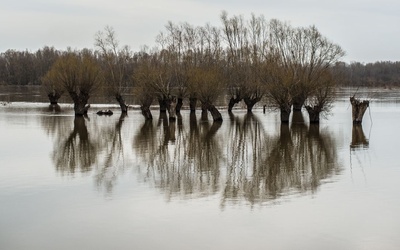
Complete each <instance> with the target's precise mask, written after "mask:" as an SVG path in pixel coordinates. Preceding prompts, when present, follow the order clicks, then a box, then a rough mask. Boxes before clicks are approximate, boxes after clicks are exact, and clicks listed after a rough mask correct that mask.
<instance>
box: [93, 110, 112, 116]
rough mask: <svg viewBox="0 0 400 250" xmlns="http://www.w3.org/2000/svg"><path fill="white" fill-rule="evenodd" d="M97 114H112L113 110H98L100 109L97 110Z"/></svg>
mask: <svg viewBox="0 0 400 250" xmlns="http://www.w3.org/2000/svg"><path fill="white" fill-rule="evenodd" d="M97 114H98V115H112V114H113V112H112V111H111V110H109V109H107V110H100V111H97Z"/></svg>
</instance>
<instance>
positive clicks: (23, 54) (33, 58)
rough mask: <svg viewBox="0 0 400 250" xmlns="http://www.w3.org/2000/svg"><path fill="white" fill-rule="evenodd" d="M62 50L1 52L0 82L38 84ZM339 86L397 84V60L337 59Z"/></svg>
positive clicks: (399, 63)
mask: <svg viewBox="0 0 400 250" xmlns="http://www.w3.org/2000/svg"><path fill="white" fill-rule="evenodd" d="M63 53H64V51H60V50H57V49H55V48H54V47H48V46H45V47H43V48H42V49H39V50H37V51H36V52H30V51H28V50H26V51H16V50H7V51H5V52H3V53H1V54H0V84H7V85H40V84H41V78H42V77H43V76H44V75H45V74H46V72H47V71H48V70H49V69H50V67H51V66H52V65H53V63H54V62H55V61H56V60H57V58H58V57H59V56H60V55H62V54H63ZM335 68H336V69H337V71H338V72H341V73H342V76H343V78H342V81H340V83H339V84H340V85H342V86H374V87H388V86H400V61H397V62H390V61H381V62H374V63H360V62H351V63H350V64H349V63H344V62H340V63H337V64H336V65H335Z"/></svg>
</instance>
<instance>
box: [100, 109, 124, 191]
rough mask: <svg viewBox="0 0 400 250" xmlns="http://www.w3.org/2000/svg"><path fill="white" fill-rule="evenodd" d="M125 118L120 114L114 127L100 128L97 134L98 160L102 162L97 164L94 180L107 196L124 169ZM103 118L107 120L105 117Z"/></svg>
mask: <svg viewBox="0 0 400 250" xmlns="http://www.w3.org/2000/svg"><path fill="white" fill-rule="evenodd" d="M126 116H127V114H126V113H121V115H120V117H119V119H118V120H117V122H116V123H115V125H114V126H102V128H101V129H100V131H99V132H98V133H97V134H98V135H101V136H100V138H101V141H100V143H99V144H98V145H99V148H101V149H102V151H101V152H102V154H101V155H102V157H101V158H100V159H102V161H99V162H98V164H97V167H96V175H95V179H96V183H97V186H98V187H99V188H100V187H103V186H104V188H105V190H106V192H107V193H108V194H109V193H111V192H112V190H113V187H114V185H115V182H116V181H117V177H118V175H119V174H120V173H122V172H123V170H124V168H125V150H124V137H123V135H122V124H123V123H124V120H125V117H126ZM104 118H105V119H107V117H104ZM111 125H112V124H111Z"/></svg>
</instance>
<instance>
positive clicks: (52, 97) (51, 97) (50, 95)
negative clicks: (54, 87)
mask: <svg viewBox="0 0 400 250" xmlns="http://www.w3.org/2000/svg"><path fill="white" fill-rule="evenodd" d="M47 97H48V98H49V101H50V104H51V105H56V104H58V99H60V97H61V94H60V93H58V92H56V91H53V92H52V93H48V94H47Z"/></svg>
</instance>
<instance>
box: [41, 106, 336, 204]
mask: <svg viewBox="0 0 400 250" xmlns="http://www.w3.org/2000/svg"><path fill="white" fill-rule="evenodd" d="M126 118H127V117H126V116H125V115H121V117H119V119H118V120H113V119H110V118H107V117H106V118H104V117H100V118H99V117H96V118H95V120H94V121H92V122H89V121H88V120H87V119H85V118H82V117H76V118H74V122H73V126H72V127H71V126H70V127H68V126H67V124H71V118H70V117H59V116H43V125H44V126H43V127H44V128H46V133H47V134H52V135H53V136H54V138H55V140H54V150H53V152H52V159H53V162H54V165H55V168H56V169H57V171H59V172H61V173H72V174H73V173H75V172H77V171H80V172H89V171H92V170H93V172H94V174H93V176H94V178H95V182H96V184H97V185H98V187H99V188H104V189H105V191H106V193H107V194H111V193H112V190H113V187H114V186H115V184H116V182H117V181H118V176H119V175H122V174H123V172H124V170H125V169H126V166H127V162H128V163H130V162H135V164H129V167H131V168H133V169H134V172H135V173H136V174H137V178H139V180H140V181H143V182H145V183H148V184H150V186H154V187H155V188H157V189H159V190H161V191H162V192H163V193H164V194H165V197H166V199H167V200H168V201H170V200H171V199H173V198H174V197H179V198H187V199H191V198H196V197H204V196H210V195H218V196H220V199H221V207H224V206H226V205H227V204H238V203H241V202H246V203H247V204H251V205H253V204H257V203H264V202H270V201H273V200H276V199H278V198H280V197H283V196H286V195H288V194H294V193H296V194H299V193H313V192H315V191H316V190H317V189H318V187H319V186H320V185H321V183H322V182H324V181H326V180H327V179H328V178H330V177H331V176H332V175H334V174H337V173H338V172H339V171H340V169H341V167H340V164H339V163H338V159H337V158H338V157H337V152H336V148H337V147H336V141H335V140H334V139H333V138H332V136H331V135H330V134H329V133H328V132H327V131H324V130H321V128H320V127H319V125H307V124H306V123H304V118H303V117H302V115H301V113H299V114H297V115H296V116H293V122H292V124H291V125H290V126H289V125H287V124H279V123H277V124H276V125H275V126H277V129H273V128H271V127H268V129H267V128H265V127H264V126H265V125H266V123H265V122H264V121H262V120H260V119H259V117H258V116H257V115H255V114H251V113H250V114H245V115H239V116H235V115H233V114H230V117H229V119H227V120H226V121H227V122H225V123H219V122H211V121H209V120H204V119H202V118H201V117H197V116H196V114H195V113H191V114H190V116H189V114H188V115H187V116H185V117H184V118H183V117H182V116H177V120H175V121H171V120H169V119H168V117H167V115H166V114H161V115H160V117H159V119H158V120H155V121H143V123H142V124H141V125H140V126H139V127H138V128H136V132H135V133H134V134H133V137H132V135H131V134H124V131H125V130H124V129H123V128H124V124H125V122H124V121H125V119H126ZM96 119H97V120H96ZM263 119H264V118H263ZM88 124H90V126H89V127H88ZM128 127H129V126H128ZM126 144H128V145H132V146H130V147H126ZM127 155H129V157H130V158H129V157H128V158H129V159H127ZM130 159H132V161H130Z"/></svg>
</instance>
